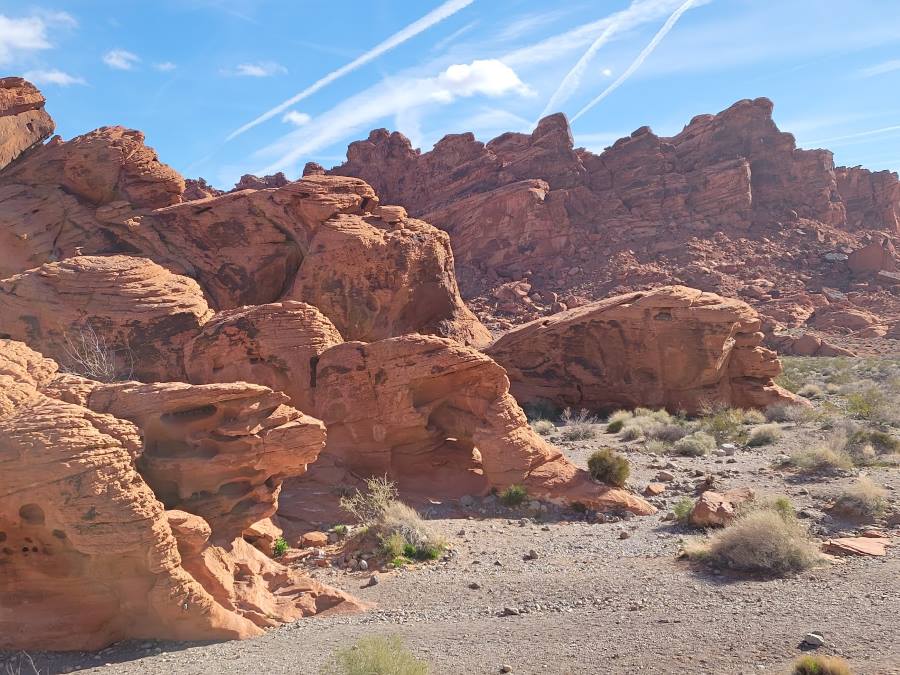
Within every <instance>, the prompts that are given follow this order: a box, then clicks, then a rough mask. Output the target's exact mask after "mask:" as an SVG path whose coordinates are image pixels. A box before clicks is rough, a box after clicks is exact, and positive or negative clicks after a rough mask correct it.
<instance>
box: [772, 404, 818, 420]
mask: <svg viewBox="0 0 900 675" xmlns="http://www.w3.org/2000/svg"><path fill="white" fill-rule="evenodd" d="M815 417H816V412H815V411H814V410H812V409H811V408H808V407H806V406H805V405H797V404H796V403H788V402H786V401H784V402H781V403H773V404H772V405H770V406H769V407H768V408H766V419H767V420H768V421H770V422H792V423H794V424H804V423H806V422H809V421H811V420H813V419H814V418H815Z"/></svg>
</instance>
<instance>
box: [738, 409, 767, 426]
mask: <svg viewBox="0 0 900 675" xmlns="http://www.w3.org/2000/svg"><path fill="white" fill-rule="evenodd" d="M743 418H744V419H743V422H744V424H765V423H766V421H767V420H766V416H765V414H764V413H763V412H761V411H759V410H756V409H754V408H750V409H749V410H744V411H743Z"/></svg>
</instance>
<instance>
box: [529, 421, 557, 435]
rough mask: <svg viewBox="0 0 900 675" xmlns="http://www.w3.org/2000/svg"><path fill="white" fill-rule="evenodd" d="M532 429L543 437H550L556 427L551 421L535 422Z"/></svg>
mask: <svg viewBox="0 0 900 675" xmlns="http://www.w3.org/2000/svg"><path fill="white" fill-rule="evenodd" d="M531 428H532V429H534V430H535V432H536V433H538V434H540V435H541V436H549V435H550V434H551V433H553V430H554V429H555V428H556V426H555V425H554V424H553V422H551V421H550V420H535V421H534V422H532V423H531Z"/></svg>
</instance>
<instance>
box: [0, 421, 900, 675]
mask: <svg viewBox="0 0 900 675" xmlns="http://www.w3.org/2000/svg"><path fill="white" fill-rule="evenodd" d="M783 426H784V427H785V429H784V434H783V436H782V438H781V439H780V440H779V441H778V442H777V443H776V444H775V445H773V446H767V447H763V448H755V449H746V450H743V449H739V450H738V451H737V452H736V453H735V455H734V456H729V457H716V456H708V457H702V458H680V457H678V458H671V457H656V456H653V455H649V454H646V453H643V452H641V451H640V448H641V444H640V443H639V442H633V443H628V444H625V443H621V442H619V441H617V439H616V437H614V436H611V435H608V434H605V433H603V427H602V426H597V427H596V430H597V437H596V438H594V439H593V440H589V441H583V442H578V443H560V446H561V447H563V448H564V449H565V450H566V452H567V454H568V455H569V456H570V457H572V459H573V460H574V461H576V462H578V463H580V464H582V465H583V464H584V463H585V461H586V458H587V456H588V455H589V454H590V452H591V451H592V450H593V449H595V448H596V447H599V446H601V445H612V446H614V447H617V448H619V449H620V450H622V451H623V452H625V453H626V454H627V456H628V458H629V460H630V461H631V463H632V478H631V481H630V484H631V486H632V487H633V488H635V489H638V490H641V489H643V487H644V486H645V485H646V484H647V482H649V481H651V480H652V479H653V477H654V476H655V474H656V473H657V472H658V471H659V470H661V469H664V468H665V467H668V469H666V470H668V471H670V472H671V473H672V474H674V476H675V480H674V481H672V482H670V483H669V484H668V489H667V491H666V492H665V493H664V494H663V495H662V496H661V497H659V498H655V499H654V500H653V501H654V503H656V504H657V505H658V506H659V507H660V512H659V513H658V514H656V515H653V516H648V517H643V518H639V517H634V518H627V519H619V518H612V519H609V520H612V521H613V522H587V521H585V520H584V519H581V520H579V518H582V517H581V516H579V515H578V514H574V513H559V512H554V511H551V512H548V513H538V514H535V513H533V512H530V511H529V509H528V508H522V509H520V510H512V509H505V508H504V507H501V506H498V505H496V500H495V499H494V498H488V499H487V500H477V501H476V504H475V506H473V507H471V508H469V509H468V510H461V509H460V507H459V505H457V504H452V505H450V504H446V505H440V506H435V507H432V509H431V514H430V515H431V516H432V521H431V522H432V524H433V525H434V526H435V528H436V529H438V530H439V531H440V532H442V533H443V534H445V535H446V536H447V538H448V539H449V540H450V541H451V544H452V552H451V554H450V555H448V556H447V557H446V558H445V559H444V560H442V561H439V562H437V563H433V564H429V565H421V566H416V567H413V568H406V569H403V570H401V571H391V572H386V573H381V574H377V578H378V580H379V582H378V583H377V585H374V586H370V587H366V586H367V582H368V580H369V577H370V576H371V575H370V574H369V573H362V572H347V571H344V570H338V569H331V568H328V569H324V570H317V571H316V574H317V576H318V577H319V578H321V579H323V580H325V581H326V582H328V583H331V584H333V585H335V586H339V587H340V588H343V589H345V590H347V591H350V592H352V593H354V594H356V595H357V596H358V597H360V598H362V599H364V600H367V601H371V602H374V603H376V609H374V610H372V611H370V612H368V613H365V614H360V615H355V616H327V617H319V618H313V619H306V620H303V621H300V622H298V623H295V624H292V625H289V626H284V627H282V628H279V629H277V630H273V631H271V632H269V633H268V634H266V635H264V636H262V637H260V638H256V639H253V640H246V641H242V642H227V643H218V644H206V645H198V644H175V643H157V642H138V643H135V642H129V643H120V644H117V645H113V646H112V647H110V648H108V649H105V650H103V651H101V652H99V653H67V654H36V655H33V657H34V660H35V664H36V665H37V667H38V668H39V669H40V670H41V672H42V673H48V672H49V673H57V672H72V671H77V670H84V671H86V672H101V671H102V672H103V673H148V674H154V675H155V674H169V673H218V674H226V673H318V672H319V671H320V669H321V668H322V666H323V664H325V663H326V662H327V660H328V659H329V657H330V655H331V654H332V653H333V651H334V650H335V649H336V648H340V647H346V646H348V645H350V644H352V643H353V642H354V641H355V640H356V639H357V638H359V637H361V636H366V635H373V634H379V635H391V634H397V635H400V636H401V637H402V638H403V640H404V642H405V643H406V645H407V646H408V647H409V648H410V649H411V650H412V651H413V652H415V653H416V654H417V655H419V656H420V657H422V658H425V659H427V660H428V661H429V663H430V664H431V667H432V671H433V672H434V673H448V674H458V673H498V672H501V667H502V666H505V665H506V666H510V667H511V669H512V672H514V673H542V674H547V673H637V672H640V673H698V674H699V673H728V674H738V673H786V672H789V667H790V663H791V661H792V660H793V659H794V658H795V657H796V656H797V655H799V654H800V653H801V650H800V642H801V640H802V638H803V636H804V635H805V634H806V633H807V632H810V631H817V632H821V633H823V634H824V636H825V638H826V645H825V646H824V647H822V648H820V649H819V651H820V652H823V653H828V654H840V655H843V656H844V657H845V658H846V659H848V660H849V661H850V663H851V665H852V667H853V669H854V671H853V672H854V673H857V674H861V673H871V674H875V673H877V674H879V675H882V674H886V673H900V644H898V643H900V623H898V621H897V616H898V615H900V546H894V547H891V548H890V549H889V554H888V555H887V556H886V557H884V558H844V559H840V560H836V561H833V562H829V563H826V564H824V565H822V566H820V567H818V568H815V569H813V570H810V571H808V572H805V573H802V574H800V575H799V576H796V577H791V578H787V579H774V580H773V579H759V578H748V577H735V576H731V575H722V574H716V573H713V572H711V571H709V570H708V569H705V568H702V567H697V566H693V565H691V564H690V563H687V562H685V561H683V560H679V559H678V558H677V554H678V551H679V549H680V543H681V540H682V538H683V537H685V536H690V535H694V534H696V533H694V532H691V531H689V530H687V529H685V528H684V527H683V526H681V525H678V524H674V523H672V522H670V521H666V520H664V518H665V514H666V513H667V511H668V510H669V509H670V508H671V506H672V505H673V504H674V503H675V502H676V501H677V500H678V498H680V497H682V496H684V495H691V496H692V495H693V493H694V485H695V483H697V482H699V481H701V480H703V479H704V478H705V477H706V476H707V475H712V476H713V477H714V480H715V484H716V487H717V488H722V489H727V488H730V487H739V486H744V485H748V486H751V487H753V488H754V489H755V490H756V491H757V493H759V494H773V495H776V494H783V495H787V496H789V497H790V498H791V500H792V502H793V503H794V504H795V506H796V507H797V508H798V509H799V510H800V511H801V515H802V516H805V517H806V522H808V523H809V524H810V527H811V529H812V531H813V532H814V533H815V534H816V535H817V536H818V537H819V538H824V537H826V536H832V535H834V534H836V533H853V532H855V531H857V530H858V526H857V525H853V524H849V523H841V522H836V521H834V520H833V519H832V518H830V517H829V516H828V515H827V514H826V513H825V507H826V505H827V501H828V499H829V498H831V497H833V496H834V494H835V493H836V492H837V491H838V490H839V488H840V487H841V486H843V485H848V484H850V483H851V482H852V481H853V480H854V472H847V473H846V474H844V475H842V476H837V477H830V478H825V477H821V476H819V477H816V478H814V479H808V480H807V479H798V478H797V476H795V475H793V474H791V473H789V472H782V471H777V470H774V469H773V468H771V467H772V465H773V460H774V459H775V457H776V456H778V455H779V454H781V453H783V452H788V451H790V450H791V449H794V448H797V447H800V446H801V445H805V444H808V443H810V442H811V440H812V439H813V438H814V437H817V436H822V437H823V436H824V435H825V434H826V433H827V432H822V431H818V430H814V429H811V428H807V427H804V428H798V427H795V426H792V425H783ZM551 440H554V441H556V442H558V441H559V439H558V438H555V437H551ZM869 473H870V475H871V476H872V477H873V478H874V479H875V480H876V481H877V482H879V483H881V484H883V485H885V486H886V487H888V489H889V490H890V492H889V495H890V500H891V503H892V505H893V507H894V508H897V494H898V490H900V476H898V474H900V472H898V470H897V469H896V468H890V467H884V468H878V469H872V470H870V471H869ZM604 520H607V519H604ZM892 532H893V534H894V538H895V542H897V541H898V539H900V531H898V530H897V529H894V530H893V531H892ZM531 550H533V551H534V552H535V553H536V554H537V557H536V558H535V559H533V560H525V559H523V557H524V556H526V554H528V553H529V551H531ZM15 658H17V657H15V656H12V655H2V654H0V672H4V671H3V667H4V663H5V662H9V660H11V659H15ZM4 660H5V661H4ZM22 672H23V673H25V672H32V671H30V670H28V669H23V670H22Z"/></svg>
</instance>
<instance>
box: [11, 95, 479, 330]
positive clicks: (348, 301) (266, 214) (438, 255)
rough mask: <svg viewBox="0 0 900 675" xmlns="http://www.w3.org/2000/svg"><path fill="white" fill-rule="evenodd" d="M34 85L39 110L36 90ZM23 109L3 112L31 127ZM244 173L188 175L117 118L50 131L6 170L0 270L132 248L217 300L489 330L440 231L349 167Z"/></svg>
mask: <svg viewBox="0 0 900 675" xmlns="http://www.w3.org/2000/svg"><path fill="white" fill-rule="evenodd" d="M23 86H24V85H23ZM4 91H8V90H7V89H2V88H0V92H4ZM28 91H30V90H28ZM26 98H27V97H26ZM33 98H34V99H35V100H34V102H33V105H34V106H37V108H38V109H39V110H40V112H41V114H45V113H43V108H42V106H43V97H41V96H40V94H39V93H38V92H37V90H33ZM3 103H4V99H3V98H2V96H0V106H2V105H3ZM10 109H11V110H17V109H18V108H17V107H11V108H10ZM0 110H2V108H0ZM22 114H24V113H22ZM20 117H21V115H14V116H9V115H7V116H5V117H4V116H0V120H3V123H4V124H12V125H20V126H22V129H26V130H27V129H28V128H29V125H32V123H31V122H30V121H28V120H26V119H24V118H22V119H20ZM47 119H48V120H49V118H47ZM8 120H11V122H10V121H8ZM32 126H33V125H32ZM16 128H17V129H18V127H16ZM22 133H24V132H22ZM45 136H46V134H43V135H40V134H39V135H38V136H36V137H35V138H34V140H33V141H31V142H30V143H29V145H30V144H32V143H35V142H37V141H40V140H41V139H42V138H44V137H45ZM251 179H252V180H251ZM243 183H244V184H245V185H241V186H239V187H241V188H243V187H247V188H248V189H238V190H236V191H233V192H231V193H226V194H220V193H219V192H218V191H217V190H213V189H211V188H209V186H206V185H205V184H203V183H202V182H200V181H193V182H192V183H191V184H190V185H189V186H187V187H186V185H185V181H184V180H183V179H182V177H181V176H180V175H179V174H178V173H177V172H176V171H174V170H173V169H171V168H170V167H168V166H166V165H165V164H162V163H161V162H160V161H159V159H158V158H157V156H156V153H155V152H154V151H153V150H152V149H151V148H149V147H147V146H146V145H145V144H144V136H143V134H141V133H140V132H138V131H133V130H129V129H124V128H122V127H103V128H101V129H97V130H95V131H92V132H90V133H88V134H84V135H82V136H78V137H76V138H73V139H72V140H70V141H65V142H64V141H62V140H61V139H59V138H54V139H53V140H52V141H51V142H49V143H47V144H46V145H37V146H35V147H34V148H32V149H31V150H30V151H29V152H28V153H26V154H25V155H24V156H21V157H19V158H18V159H17V160H16V161H14V162H12V163H10V164H9V165H8V166H6V167H5V168H3V169H2V170H0V278H7V277H11V276H13V275H16V274H21V273H22V272H25V271H27V270H31V269H34V268H37V267H40V266H41V265H44V264H47V263H53V262H58V261H61V260H64V259H68V258H72V257H76V256H80V255H106V256H109V255H115V254H126V255H131V256H140V257H143V258H149V259H151V260H153V261H154V262H156V263H157V264H159V265H161V266H163V267H165V268H166V269H168V270H170V271H171V272H174V273H176V274H181V275H185V276H188V277H190V278H192V279H194V280H196V282H197V283H198V284H199V285H200V287H201V288H202V289H203V292H204V294H205V295H206V297H207V299H208V301H209V303H210V305H211V306H212V307H213V308H214V309H216V310H226V309H234V308H236V307H240V306H242V305H248V304H264V303H270V302H278V301H284V300H300V301H303V302H308V303H310V304H313V305H315V306H316V307H318V308H319V309H320V310H322V311H323V312H324V313H325V314H326V316H328V317H329V318H330V319H331V320H332V321H333V322H334V323H335V325H336V326H337V327H338V329H339V330H340V331H341V333H342V334H343V335H344V337H346V338H348V339H361V340H374V339H381V338H386V337H392V336H394V335H400V334H403V333H407V332H423V333H436V334H439V335H443V336H446V337H453V338H456V339H458V340H460V341H463V342H466V343H469V344H474V345H484V344H486V343H487V342H489V341H490V334H489V333H488V332H487V330H486V329H485V328H484V326H482V325H481V324H480V322H479V321H478V320H477V319H476V318H475V316H474V315H473V314H472V313H471V312H470V311H469V309H468V308H467V307H466V306H465V304H464V303H463V302H462V299H461V298H460V294H459V290H458V287H457V283H456V278H455V274H454V261H453V254H452V253H451V251H450V243H449V239H448V237H447V235H446V234H445V233H444V232H441V231H440V230H438V229H436V228H434V227H431V226H430V225H428V224H427V223H424V222H422V221H419V220H415V219H412V218H409V217H407V215H406V212H405V211H404V210H403V209H402V208H392V207H389V206H381V205H379V202H378V198H377V197H376V195H375V193H374V191H373V190H372V188H371V187H370V186H368V185H367V184H366V183H364V182H363V181H361V180H359V179H355V178H342V177H329V176H322V175H317V176H309V177H308V178H306V179H304V180H301V181H296V182H288V181H287V180H286V179H284V177H283V176H281V177H279V176H267V177H264V178H261V179H257V178H255V177H249V176H248V177H245V180H244V181H243ZM250 186H252V187H250ZM186 191H187V192H186ZM186 194H187V198H196V197H203V195H209V196H205V197H203V198H201V199H194V200H193V201H185V199H186Z"/></svg>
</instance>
